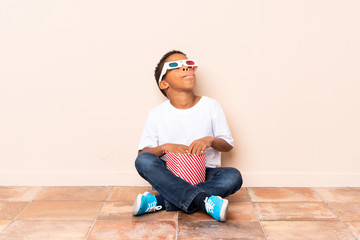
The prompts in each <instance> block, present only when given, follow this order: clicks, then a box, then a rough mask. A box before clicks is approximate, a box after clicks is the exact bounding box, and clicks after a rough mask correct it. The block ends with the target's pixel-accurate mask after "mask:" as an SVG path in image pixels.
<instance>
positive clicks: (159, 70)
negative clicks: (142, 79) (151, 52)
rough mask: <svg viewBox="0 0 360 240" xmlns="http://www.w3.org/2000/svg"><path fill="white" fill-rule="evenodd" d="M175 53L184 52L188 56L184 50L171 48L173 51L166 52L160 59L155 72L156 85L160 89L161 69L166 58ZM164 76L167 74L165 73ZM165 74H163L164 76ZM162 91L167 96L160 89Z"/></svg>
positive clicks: (163, 92)
mask: <svg viewBox="0 0 360 240" xmlns="http://www.w3.org/2000/svg"><path fill="white" fill-rule="evenodd" d="M173 54H182V55H185V56H186V54H185V53H183V52H181V51H179V50H171V51H169V52H167V53H165V55H164V56H163V57H162V58H161V59H160V61H159V62H158V64H157V65H156V68H155V73H154V76H155V81H156V85H157V86H158V87H159V89H160V86H159V82H160V81H159V78H160V74H161V71H162V69H163V67H164V63H165V60H166V59H167V58H168V57H170V56H171V55H173ZM164 76H165V75H164ZM164 76H163V77H164ZM160 91H161V92H162V94H164V96H165V97H167V96H166V93H165V91H164V90H162V89H160Z"/></svg>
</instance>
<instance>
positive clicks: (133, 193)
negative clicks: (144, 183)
mask: <svg viewBox="0 0 360 240" xmlns="http://www.w3.org/2000/svg"><path fill="white" fill-rule="evenodd" d="M151 190H152V188H151V187H113V189H112V190H111V193H110V196H109V198H108V200H107V201H114V202H134V201H135V199H136V197H137V195H138V194H139V193H144V192H145V191H148V192H151V193H153V194H155V193H154V192H152V191H151Z"/></svg>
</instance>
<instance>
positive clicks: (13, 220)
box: [0, 186, 46, 232]
mask: <svg viewBox="0 0 360 240" xmlns="http://www.w3.org/2000/svg"><path fill="white" fill-rule="evenodd" d="M45 188H46V187H45V186H42V187H41V190H40V191H39V192H38V194H36V195H35V196H34V197H33V199H32V200H31V201H30V202H29V203H28V204H26V206H25V207H24V208H23V209H22V210H21V211H20V212H19V213H18V214H17V215H16V216H15V217H14V218H13V219H12V220H11V222H10V223H8V225H6V227H5V228H4V229H3V230H2V231H0V232H3V231H5V229H6V228H8V227H9V226H10V225H11V224H12V223H13V222H15V219H16V218H17V217H18V216H19V215H20V214H21V213H22V212H23V211H24V210H25V209H26V208H27V207H28V206H29V205H30V204H31V203H32V202H33V201H34V200H35V199H36V198H37V197H38V196H39V194H40V193H41V192H42V191H43V190H44V189H45ZM14 202H22V201H14Z"/></svg>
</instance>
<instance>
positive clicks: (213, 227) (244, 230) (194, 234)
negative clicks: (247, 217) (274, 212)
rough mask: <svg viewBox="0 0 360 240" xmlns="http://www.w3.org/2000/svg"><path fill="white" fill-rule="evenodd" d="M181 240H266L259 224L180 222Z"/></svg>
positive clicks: (253, 222)
mask: <svg viewBox="0 0 360 240" xmlns="http://www.w3.org/2000/svg"><path fill="white" fill-rule="evenodd" d="M178 239H179V240H188V239H196V240H202V239H204V240H205V239H206V240H209V239H259V240H260V239H261V240H265V236H264V233H263V231H262V229H261V226H260V224H259V222H255V221H250V222H218V221H207V222H205V221H200V222H189V221H184V222H182V221H181V222H180V221H179V233H178Z"/></svg>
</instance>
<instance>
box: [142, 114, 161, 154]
mask: <svg viewBox="0 0 360 240" xmlns="http://www.w3.org/2000/svg"><path fill="white" fill-rule="evenodd" d="M157 146H159V139H158V134H157V129H156V121H155V119H154V117H153V116H152V114H151V112H150V113H149V115H148V117H147V120H146V122H145V127H144V130H143V134H142V136H141V138H140V142H139V145H138V150H139V151H140V150H142V149H144V148H146V147H150V148H153V147H157Z"/></svg>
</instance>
